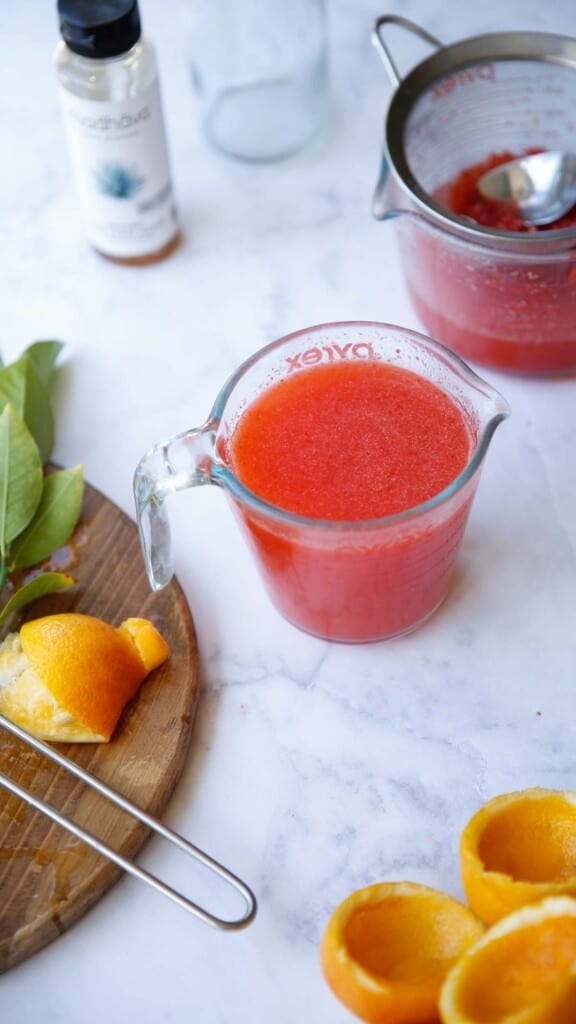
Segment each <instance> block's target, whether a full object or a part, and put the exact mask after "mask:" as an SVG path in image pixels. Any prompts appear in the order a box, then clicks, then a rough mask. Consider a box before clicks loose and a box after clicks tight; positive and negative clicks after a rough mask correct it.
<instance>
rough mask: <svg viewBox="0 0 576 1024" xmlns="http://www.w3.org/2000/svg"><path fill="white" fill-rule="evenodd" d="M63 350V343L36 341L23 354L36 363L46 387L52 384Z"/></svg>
mask: <svg viewBox="0 0 576 1024" xmlns="http://www.w3.org/2000/svg"><path fill="white" fill-rule="evenodd" d="M63 348H64V345H63V344H62V342H61V341H34V342H33V343H32V344H31V345H29V346H28V348H27V349H26V350H25V351H24V353H23V354H24V355H25V356H28V358H29V359H30V361H31V362H32V363H34V366H35V367H36V369H37V371H38V373H39V375H40V377H41V378H42V380H43V381H44V383H45V384H46V385H48V384H50V380H51V378H52V374H53V372H54V364H55V362H56V360H57V359H58V356H59V355H60V352H61V351H62V349H63Z"/></svg>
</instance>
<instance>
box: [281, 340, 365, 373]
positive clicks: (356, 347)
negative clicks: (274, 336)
mask: <svg viewBox="0 0 576 1024" xmlns="http://www.w3.org/2000/svg"><path fill="white" fill-rule="evenodd" d="M348 358H351V359H374V358H375V355H374V347H373V345H372V342H371V341H356V342H354V344H353V343H352V342H351V341H349V342H348V343H347V344H346V345H337V344H336V342H333V343H332V344H331V345H317V346H316V347H315V348H307V349H305V351H304V352H297V353H296V355H295V356H287V357H286V362H287V363H288V366H289V368H290V370H299V369H302V367H303V366H315V365H316V363H321V362H322V360H324V362H329V363H332V362H334V361H335V360H338V359H348Z"/></svg>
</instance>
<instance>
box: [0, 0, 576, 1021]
mask: <svg viewBox="0 0 576 1024" xmlns="http://www.w3.org/2000/svg"><path fill="white" fill-rule="evenodd" d="M52 6H53V5H52V4H50V3H45V4H35V5H29V4H22V3H19V2H18V0H4V3H3V18H2V23H3V29H2V30H3V58H2V62H1V63H0V117H1V123H2V127H3V139H4V156H3V159H2V161H1V163H0V222H1V224H2V246H1V248H0V294H1V297H2V301H1V309H2V333H1V338H0V349H1V351H2V355H3V357H4V359H5V360H10V359H12V358H15V357H16V356H17V355H18V354H19V353H20V352H21V351H22V349H23V348H24V347H25V346H26V345H27V344H28V343H29V342H31V341H33V340H35V339H38V338H46V337H55V338H59V339H61V340H63V341H64V342H65V344H66V348H65V353H64V355H65V359H64V364H65V365H64V366H63V370H62V372H61V375H60V383H59V391H58V401H57V409H58V424H57V445H56V451H55V457H56V459H57V460H58V461H59V462H61V463H63V464H64V465H73V464H74V463H77V462H82V463H84V466H85V472H86V478H87V480H88V481H89V482H90V483H91V484H93V485H94V486H95V487H97V488H99V489H100V490H101V491H103V492H104V493H105V494H106V495H107V496H108V497H109V498H110V499H111V500H112V501H114V502H115V503H116V504H117V505H118V506H119V507H121V508H122V509H124V510H125V511H126V512H128V513H129V514H130V515H131V516H133V514H134V512H133V506H132V493H131V487H132V474H133V470H134V468H135V465H136V463H137V461H138V459H139V458H140V456H141V455H142V454H143V452H144V451H145V450H146V449H147V448H148V447H149V446H150V445H151V444H152V443H153V442H154V441H156V440H158V439H160V438H164V437H168V436H171V435H173V434H174V433H177V432H179V431H181V430H183V429H185V428H187V427H190V426H192V425H195V424H199V423H200V422H201V421H202V420H203V419H204V417H205V416H206V415H207V413H208V411H209V410H210V407H211V405H212V401H213V399H214V398H215V396H216V393H217V391H218V389H219V388H220V386H221V384H222V383H223V382H224V380H225V379H226V378H227V377H228V375H229V374H230V373H231V371H232V370H234V369H235V368H236V366H237V365H238V364H239V363H240V362H241V361H242V360H243V359H244V358H246V357H247V356H248V355H249V354H250V353H252V352H253V351H254V350H255V349H257V348H259V347H261V346H262V345H263V344H265V343H266V342H269V341H271V340H273V339H275V338H277V337H280V336H281V335H283V334H286V333H288V332H289V331H292V330H296V329H298V328H300V327H304V326H308V325H310V324H313V323H320V322H324V321H333V320H339V319H342V320H352V319H365V320H383V321H388V322H392V323H398V324H404V325H406V326H408V327H413V328H416V329H420V324H419V322H418V320H417V318H416V315H415V313H414V312H413V311H412V310H411V307H410V305H409V302H408V298H407V294H406V291H405V287H404V282H403V279H402V275H401V271H400V267H399V262H398V254H397V250H396V240H395V237H394V233H393V230H392V228H391V227H390V226H388V225H386V224H380V223H377V222H376V221H374V220H373V219H372V217H371V214H370V200H371V194H372V189H373V186H374V183H375V179H376V175H377V171H378V165H379V153H380V140H381V134H382V126H383V118H384V114H385V109H386V103H387V100H388V97H389V87H388V84H387V82H386V80H385V75H384V72H383V69H382V65H381V63H380V61H379V60H378V57H377V55H376V54H375V53H374V51H373V49H372V47H371V45H370V39H369V37H370V29H371V26H372V22H373V20H374V18H375V17H376V16H377V15H378V14H381V13H384V11H385V10H388V11H397V12H401V13H402V14H404V15H407V16H409V17H411V18H413V19H414V20H415V21H417V22H418V23H420V24H421V25H424V26H425V27H426V28H428V29H429V30H430V31H431V32H433V33H434V34H435V35H437V36H438V37H440V38H441V39H443V40H445V41H447V42H450V41H454V40H456V39H460V38H463V37H465V36H467V35H472V34H476V33H478V32H481V31H489V30H499V29H511V28H539V29H543V30H548V31H552V32H559V33H564V34H573V33H574V5H573V0H555V3H554V4H548V5H546V4H542V3H541V2H540V0H522V2H520V0H510V3H508V4H502V3H498V2H496V0H485V2H484V3H482V4H480V5H477V4H470V5H467V4H453V3H451V2H450V0H438V2H436V3H434V4H433V3H431V0H409V2H406V3H399V2H398V0H395V2H393V3H391V4H390V5H389V7H388V8H387V9H386V8H382V7H381V6H379V5H378V4H377V3H375V2H374V0H329V5H328V6H329V13H330V33H331V55H332V75H333V96H334V102H333V108H334V109H333V115H332V118H331V121H330V123H329V125H327V126H326V128H325V130H324V131H323V133H322V135H321V136H320V137H318V138H317V139H316V140H315V141H314V143H313V144H312V145H310V146H309V147H308V148H307V149H306V150H305V151H303V152H301V153H300V154H298V155H297V156H294V157H292V158H290V159H287V160H283V161H278V162H273V163H268V164H261V165H250V164H245V163H240V162H237V161H234V160H231V159H227V158H225V157H223V156H221V155H219V154H217V153H216V152H215V151H213V150H212V149H210V148H209V146H208V145H207V144H206V143H205V141H204V138H203V136H202V133H201V131H200V129H199V124H198V116H197V110H196V107H195V102H194V97H193V95H192V92H191V88H190V83H189V75H188V68H187V46H188V44H187V32H188V25H189V17H190V11H191V9H192V8H193V0H141V11H142V16H143V20H144V25H145V29H146V31H147V32H148V34H149V36H150V37H151V38H152V39H153V40H154V41H155V43H156V46H157V51H158V57H159V63H160V71H161V77H162V85H163V93H164V105H165V112H166V121H167V127H168V134H169V139H170V149H171V153H172V164H173V172H174V179H175V186H176V190H177V194H178V201H179V206H180V211H181V218H182V224H183V231H184V240H183V244H182V245H181V247H180V248H179V250H178V251H177V252H176V253H175V254H174V255H173V256H172V257H171V258H170V259H168V260H166V261H165V262H163V263H161V264H158V265H157V266H154V267H150V268H146V269H134V268H123V267H118V266H115V265H112V264H110V263H108V262H106V261H104V260H103V259H101V258H99V257H98V256H97V255H96V254H95V253H94V252H93V251H92V250H91V249H90V248H89V246H88V245H87V244H86V241H85V238H84V235H83V233H82V229H81V226H80V224H79V221H78V217H77V213H76V209H75V201H74V196H73V193H72V188H71V183H70V174H69V166H68V161H67V157H66V153H65V150H64V148H63V137H62V128H61V123H60V115H59V110H58V102H57V94H56V85H55V77H54V70H53V66H52V50H53V47H54V45H55V43H56V41H57V23H56V15H55V10H53V9H52ZM54 7H55V5H54ZM482 373H483V375H484V376H485V377H486V378H487V379H488V380H490V381H491V382H492V383H493V384H494V385H495V386H496V387H497V388H498V389H499V390H500V391H502V392H503V394H504V395H505V396H506V397H507V399H508V400H509V402H510V405H511V407H512V417H511V418H510V419H509V420H508V421H507V422H506V423H505V424H503V425H502V426H501V427H500V428H499V430H498V432H497V434H496V436H495V439H494V442H493V445H492V448H491V450H490V452H489V455H488V458H487V462H486V467H485V470H484V474H483V478H482V482H481V485H480V489H479V493H478V496H477V498H476V502H475V505H474V508H473V512H472V517H471V520H470V523H469V527H468V531H467V534H466V537H465V541H464V544H463V548H462V552H461V557H460V561H459V568H458V572H457V574H456V578H455V581H454V585H453V587H452V591H451V594H450V597H449V598H448V600H447V601H446V603H445V604H444V605H443V607H442V608H441V609H440V611H439V612H438V613H437V614H436V615H435V616H434V617H433V618H432V619H431V620H430V621H429V622H428V623H427V624H426V625H424V626H423V627H422V628H421V629H420V630H418V631H417V632H415V633H414V634H412V635H411V636H409V637H406V638H404V639H400V640H397V641H392V642H390V643H387V644H384V643H380V644H371V645H366V646H360V647H354V646H345V645H333V644H329V643H326V642H323V641H321V640H318V639H315V638H313V637H311V636H307V635H305V634H303V633H300V632H299V631H297V630H296V629H295V628H293V627H292V626H291V625H289V624H288V623H286V622H285V621H283V620H282V619H281V618H280V617H279V615H278V614H277V613H276V611H275V610H274V609H273V608H272V607H271V605H270V603H269V601H268V598H267V597H266V595H265V594H264V592H263V589H262V585H261V583H260V580H259V578H258V577H257V575H256V570H255V568H254V566H253V563H252V562H251V560H250V556H249V554H248V552H247V550H246V549H245V547H244V544H243V541H242V539H241V537H240V535H239V533H238V532H237V528H236V525H235V524H234V522H233V521H232V518H231V514H230V509H229V507H228V505H227V502H226V501H225V500H224V498H223V495H222V494H221V493H220V492H219V491H218V489H217V488H202V489H201V490H197V491H195V492H191V491H190V492H186V493H185V494H181V495H178V497H177V498H175V499H174V501H173V502H172V503H171V507H170V515H171V522H172V527H173V542H174V557H175V564H176V570H177V575H178V578H179V580H180V582H181V584H182V586H183V588H184V591H185V594H186V596H187V599H188V601H189V605H190V609H191V611H192V615H193V617H194V622H195V625H196V629H197V633H198V641H199V647H200V658H201V683H202V695H201V701H200V705H199V709H198V714H197V718H196V722H195V726H194V732H193V738H192V746H191V750H190V755H189V758H188V762H187V765H186V769H185V771H184V774H183V777H182V778H181V781H180V783H179V785H178V788H177V790H176V793H175V795H174V797H173V799H172V800H171V802H170V805H169V808H168V810H167V813H166V816H165V820H166V821H167V822H168V823H169V824H170V825H172V826H174V827H175V828H177V829H179V830H180V831H182V832H183V833H184V834H185V835H187V836H188V837H189V838H190V839H192V840H193V841H194V842H195V843H197V844H198V845H199V846H200V847H202V848H204V849H206V850H207V851H209V852H210V853H211V854H212V855H213V856H215V857H216V858H218V859H219V860H221V861H222V862H223V863H224V864H226V865H227V866H228V867H229V868H231V869H232V870H233V871H235V872H237V873H238V874H239V875H240V876H241V877H242V878H243V879H245V880H246V881H247V882H248V883H249V884H250V885H251V886H252V888H253V889H254V891H255V893H256V895H257V898H258V902H259V913H258V916H257V918H256V920H255V922H254V923H253V924H252V925H251V926H250V927H249V928H248V929H246V930H245V931H242V932H239V933H236V934H222V933H219V932H216V931H213V930H211V929H209V928H207V927H205V926H204V925H202V924H201V923H199V922H198V921H196V920H195V919H193V918H192V917H190V916H189V915H187V914H185V913H184V912H183V911H182V910H180V909H179V908H177V907H175V906H174V905H173V904H171V903H170V902H169V901H167V900H165V899H163V898H162V897H161V896H159V895H157V894H155V893H153V892H152V891H149V890H148V889H147V888H146V887H144V886H142V885H141V884H139V883H138V882H136V881H134V880H132V879H124V880H122V881H121V882H120V883H119V884H117V885H116V886H115V887H114V888H113V889H112V890H111V891H110V892H109V893H108V894H107V895H106V896H105V897H104V898H103V899H102V900H101V901H100V902H99V903H98V905H97V906H96V907H95V908H94V909H92V910H91V911H90V912H89V913H88V914H87V915H86V916H85V917H84V918H83V919H82V920H81V921H80V922H79V923H78V924H77V925H76V926H75V927H74V928H72V929H71V930H70V931H69V932H68V933H67V934H65V935H63V936H62V937H61V938H59V939H58V940H57V941H55V942H54V943H52V944H51V945H50V946H49V947H47V948H46V949H44V950H43V951H41V952H40V953H38V954H37V955H35V956H34V957H32V958H31V959H29V960H28V961H27V962H25V963H24V964H22V965H20V966H19V967H17V968H15V969H13V970H12V971H10V972H9V973H7V974H5V975H4V976H3V977H2V978H1V979H0V1003H1V1006H2V1010H1V1012H0V1016H1V1017H2V1020H5V1021H7V1022H8V1021H9V1022H10V1024H32V1022H35V1021H37V1020H39V1019H42V1020H43V1021H46V1022H48V1021H49V1022H50V1024H72V1022H74V1024H76V1022H77V1021H79V1020H82V1021H83V1022H84V1024H97V1022H100V1021H102V1020H107V1021H110V1022H113V1024H116V1022H131V1021H139V1022H142V1024H159V1022H165V1024H185V1022H189V1021H195V1022H198V1024H200V1022H201V1024H233V1022H234V1024H236V1022H237V1021H242V1022H250V1024H268V1022H269V1021H271V1020H274V1021H275V1022H276V1024H294V1022H295V1021H314V1022H316V1024H345V1022H346V1021H351V1020H352V1017H351V1016H350V1015H349V1014H348V1013H347V1011H346V1010H344V1009H343V1008H342V1007H341V1006H340V1005H339V1004H338V1003H337V1002H336V1000H335V999H334V997H333V996H332V994H331V992H330V991H329V990H328V988H327V986H326V985H325V983H324V981H323V979H322V976H321V972H320V967H319V956H318V952H319V942H320V938H321V935H322V932H323V929H324V926H325V924H326V922H327V918H328V916H329V914H330V912H331V910H332V909H333V908H334V907H335V905H336V904H337V903H338V902H339V901H340V900H341V899H343V898H344V897H345V896H346V895H347V894H348V893H349V892H350V891H351V890H353V889H355V888H358V887H360V886H363V885H365V884H368V883H370V882H373V881H378V880H394V879H412V880H415V881H419V882H423V883H427V884H430V885H433V886H437V887H440V888H443V889H445V890H447V891H449V892H452V893H453V894H455V895H456V896H460V895H461V888H460V881H459V872H458V855H457V841H458V836H459V834H460V831H461V829H462V827H463V825H464V824H465V822H466V821H467V820H468V818H469V816H470V815H471V814H472V813H473V812H474V811H475V810H476V808H477V807H478V806H479V804H480V803H481V802H482V801H484V800H486V799H487V798H488V797H490V796H492V795H494V794H496V793H499V792H506V791H509V790H513V789H517V788H522V787H526V786H532V785H541V786H550V787H563V788H569V787H571V786H573V782H574V773H575V772H576V754H575V744H574V723H573V707H574V692H575V685H576V647H575V642H574V635H575V630H574V622H575V609H576V475H575V474H574V452H575V450H576V413H575V403H574V388H575V387H576V383H575V381H574V379H564V380H549V381H545V380H526V379H518V378H514V377H505V376H503V375H500V374H498V373H496V372H492V371H482ZM0 799H1V796H0ZM141 863H143V864H144V865H145V866H147V867H150V868H152V869H154V870H159V871H162V870H164V869H171V867H172V859H171V857H169V856H168V854H167V852H166V850H165V849H164V848H163V847H162V844H160V843H156V842H153V843H152V844H151V845H150V846H149V847H148V848H147V850H146V851H145V853H144V854H143V856H142V858H141ZM174 870H175V871H176V874H177V875H179V877H180V878H182V879H184V878H185V877H186V871H185V867H181V866H180V865H179V864H176V865H175V866H174ZM191 881H192V884H193V886H194V895H196V896H198V898H199V899H202V898H203V896H204V895H206V897H207V898H209V895H210V887H209V886H206V888H204V881H203V879H202V877H201V876H200V875H197V874H196V873H195V872H194V873H193V874H192V877H191Z"/></svg>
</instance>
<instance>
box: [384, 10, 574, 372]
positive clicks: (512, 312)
mask: <svg viewBox="0 0 576 1024" xmlns="http://www.w3.org/2000/svg"><path fill="white" fill-rule="evenodd" d="M389 25H396V27H400V28H401V29H404V30H407V31H409V32H411V33H412V34H414V35H416V36H418V37H420V38H423V39H424V40H425V42H426V43H427V44H428V45H429V46H431V47H433V48H434V50H435V52H434V53H433V54H432V55H431V56H429V57H427V58H426V59H425V60H424V61H422V62H421V63H420V64H418V65H417V66H416V67H414V68H413V69H412V70H411V71H410V72H409V73H408V74H407V75H406V77H405V78H403V79H402V78H401V77H400V75H399V72H398V70H397V67H396V64H395V62H394V60H393V58H392V55H391V52H390V49H389V47H388V46H387V45H386V43H385V41H384V38H383V33H384V29H386V28H387V27H388V26H389ZM373 41H374V43H375V45H376V47H377V49H378V51H379V53H380V56H381V57H382V60H383V62H384V65H385V67H386V69H387V72H388V75H389V77H390V80H391V83H392V85H393V86H394V88H395V91H394V93H393V96H392V99H391V102H390V105H389V108H388V112H387V115H386V124H385V139H384V147H383V156H382V168H381V173H380V180H379V182H378V185H377V188H376V192H375V196H374V202H373V213H374V215H375V216H376V217H377V218H378V219H381V220H389V219H394V221H395V224H396V225H397V228H398V234H397V237H398V242H399V249H400V256H401V260H402V265H403V269H404V276H405V280H406V284H407V287H408V291H409V294H410V296H411V299H412V302H413V304H414V307H415V309H416V311H417V312H418V314H419V316H420V319H421V320H422V323H423V324H424V325H425V327H426V329H427V330H429V331H430V332H431V333H432V334H433V335H434V337H437V338H439V339H440V340H441V341H443V342H444V343H445V344H447V345H449V346H450V347H452V348H453V349H455V350H456V351H457V352H459V354H460V355H462V356H463V357H464V358H466V359H471V360H475V361H477V362H480V363H483V364H485V365H488V366H493V367H495V368H496V369H500V370H507V371H510V372H516V373H522V374H532V375H538V376H549V375H554V374H566V373H571V372H573V371H574V370H576V316H575V311H576V226H575V227H565V228H562V229H547V230H546V231H542V232H534V233H525V232H519V231H503V230H497V229H491V228H486V227H481V226H479V225H477V224H475V223H474V222H473V221H471V220H469V219H468V218H465V217H461V216H457V215H455V214H453V213H452V212H451V211H450V209H449V208H448V207H447V205H445V204H444V203H443V201H442V199H443V194H444V196H445V195H446V186H447V185H448V183H450V182H453V181H454V180H456V179H457V178H458V175H459V174H460V173H461V172H462V171H463V170H465V169H467V168H470V167H472V166H474V165H476V164H478V163H480V162H482V161H485V160H487V159H488V158H489V157H490V156H492V155H494V154H499V153H502V152H511V153H517V154H520V153H523V152H525V151H526V150H529V149H544V150H553V149H554V150H565V151H570V150H571V149H572V148H573V140H574V119H573V111H574V109H575V107H576V40H575V39H569V38H566V37H564V36H557V35H552V34H549V33H538V32H504V33H491V34H487V35H483V36H476V37H473V38H470V39H465V40H463V41H461V42H458V43H454V44H452V45H450V46H443V44H442V43H441V42H440V41H439V40H437V39H436V38H435V37H434V36H431V35H430V34H429V33H428V32H426V31H424V30H423V29H421V28H420V27H419V26H418V25H414V23H412V22H410V21H408V20H407V19H405V18H399V17H396V16H393V15H384V16H382V17H381V18H379V19H377V21H376V23H375V26H374V31H373Z"/></svg>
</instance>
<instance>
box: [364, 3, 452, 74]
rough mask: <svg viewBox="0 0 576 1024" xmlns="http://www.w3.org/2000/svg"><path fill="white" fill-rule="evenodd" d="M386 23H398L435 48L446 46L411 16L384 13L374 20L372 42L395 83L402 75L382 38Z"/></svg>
mask: <svg viewBox="0 0 576 1024" xmlns="http://www.w3.org/2000/svg"><path fill="white" fill-rule="evenodd" d="M384 25H396V26H397V27H398V28H403V29H405V30H406V31H407V32H412V34H413V35H416V36H419V38H420V39H423V40H424V41H425V42H427V43H430V46H433V47H434V49H435V50H441V49H442V48H443V46H444V44H443V43H441V42H440V40H439V39H437V38H436V36H433V35H432V34H431V33H430V32H427V31H426V29H425V28H421V27H420V25H417V24H416V22H414V21H410V19H409V18H402V17H401V16H400V15H399V14H382V15H381V16H380V17H379V18H377V19H376V21H375V22H374V27H373V29H372V43H373V45H374V46H375V48H376V50H377V51H378V54H379V56H380V59H381V60H382V63H383V64H384V67H385V68H386V71H387V72H388V76H389V78H390V80H391V82H392V84H393V85H395V86H398V85H400V82H401V81H402V77H401V75H400V73H399V71H398V68H397V67H396V64H395V63H394V60H393V58H392V54H391V53H390V50H389V49H388V47H387V46H386V43H385V42H384V39H383V38H382V29H383V27H384Z"/></svg>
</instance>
